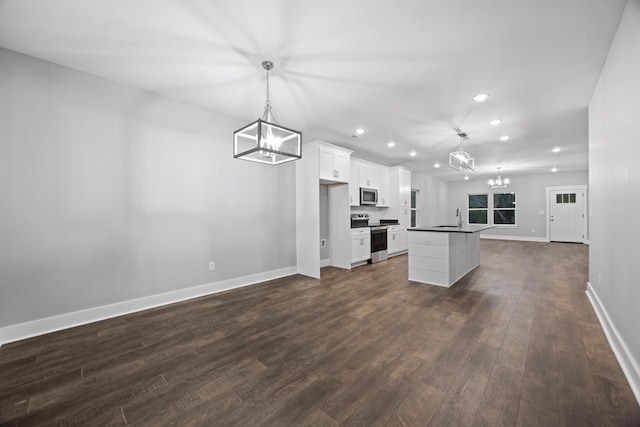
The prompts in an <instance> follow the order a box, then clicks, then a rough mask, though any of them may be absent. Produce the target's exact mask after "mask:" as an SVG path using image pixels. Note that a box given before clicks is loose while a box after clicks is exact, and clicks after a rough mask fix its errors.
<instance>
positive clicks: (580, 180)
mask: <svg viewBox="0 0 640 427" xmlns="http://www.w3.org/2000/svg"><path fill="white" fill-rule="evenodd" d="M585 143H586V141H585ZM505 176H507V177H509V178H510V180H511V185H510V186H509V188H507V189H506V190H507V191H513V192H515V193H516V205H517V208H516V223H517V226H516V228H493V229H491V230H487V231H483V232H482V234H483V235H493V236H507V237H510V238H523V239H525V238H526V239H534V240H538V239H546V238H547V237H548V236H547V222H546V221H547V215H546V214H547V212H546V211H547V206H546V202H547V200H546V197H547V195H546V187H559V186H570V185H586V184H587V182H588V179H589V178H588V173H587V171H586V170H585V171H582V172H566V173H561V172H557V173H551V172H549V173H548V174H542V175H517V176H509V175H508V174H505ZM487 181H488V180H485V179H477V180H469V181H459V182H450V183H449V184H448V190H449V207H448V209H447V221H448V223H451V222H453V223H455V222H456V221H457V218H456V216H455V212H456V208H462V209H464V212H465V216H464V217H463V218H464V220H465V223H466V222H467V215H466V212H467V194H475V193H479V194H482V193H488V194H491V193H492V192H496V191H498V190H493V189H491V188H490V187H489V185H488V184H487ZM500 191H501V190H500ZM541 212H542V213H541Z"/></svg>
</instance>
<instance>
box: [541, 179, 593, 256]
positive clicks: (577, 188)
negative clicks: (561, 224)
mask: <svg viewBox="0 0 640 427" xmlns="http://www.w3.org/2000/svg"><path fill="white" fill-rule="evenodd" d="M545 190H546V193H547V242H551V229H550V228H551V213H550V208H551V206H550V204H549V196H550V194H551V192H552V191H565V190H566V191H580V190H583V191H584V200H583V201H582V217H583V218H584V221H583V224H582V226H583V227H584V229H583V230H582V235H583V236H584V237H583V238H582V243H583V244H587V245H588V244H589V215H587V212H588V206H589V186H588V185H586V184H584V185H561V186H558V187H545Z"/></svg>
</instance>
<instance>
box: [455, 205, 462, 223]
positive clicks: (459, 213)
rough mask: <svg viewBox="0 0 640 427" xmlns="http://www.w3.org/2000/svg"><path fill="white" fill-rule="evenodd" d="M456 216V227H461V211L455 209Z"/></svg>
mask: <svg viewBox="0 0 640 427" xmlns="http://www.w3.org/2000/svg"><path fill="white" fill-rule="evenodd" d="M456 216H457V217H458V227H462V211H461V210H460V208H457V209H456Z"/></svg>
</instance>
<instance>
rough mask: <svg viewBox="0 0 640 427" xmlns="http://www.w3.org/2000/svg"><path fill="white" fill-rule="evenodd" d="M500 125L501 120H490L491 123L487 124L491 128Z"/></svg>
mask: <svg viewBox="0 0 640 427" xmlns="http://www.w3.org/2000/svg"><path fill="white" fill-rule="evenodd" d="M500 123H502V120H500V119H495V120H491V121H490V122H489V124H490V125H491V126H498V125H499V124H500Z"/></svg>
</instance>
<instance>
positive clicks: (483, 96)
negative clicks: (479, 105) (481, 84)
mask: <svg viewBox="0 0 640 427" xmlns="http://www.w3.org/2000/svg"><path fill="white" fill-rule="evenodd" d="M487 98H489V94H488V93H479V94H477V95H476V96H474V97H473V100H474V101H476V102H484V101H486V100H487Z"/></svg>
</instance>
